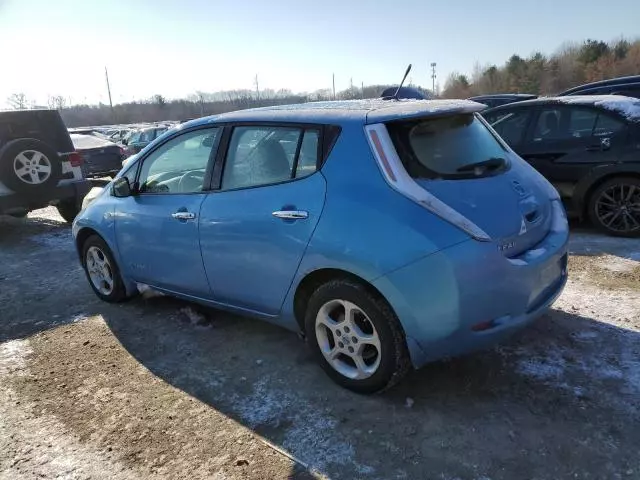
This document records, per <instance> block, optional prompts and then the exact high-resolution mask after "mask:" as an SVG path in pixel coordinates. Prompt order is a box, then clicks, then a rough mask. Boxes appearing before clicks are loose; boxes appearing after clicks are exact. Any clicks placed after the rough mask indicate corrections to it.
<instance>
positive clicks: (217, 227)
mask: <svg viewBox="0 0 640 480" xmlns="http://www.w3.org/2000/svg"><path fill="white" fill-rule="evenodd" d="M320 138H321V129H320V128H317V127H313V126H308V127H304V126H261V125H255V126H235V127H234V128H233V129H232V130H231V132H230V135H229V140H228V148H227V153H226V158H225V159H224V167H223V169H222V171H221V172H220V173H219V174H217V177H218V178H219V188H218V190H217V191H214V192H212V193H211V194H210V195H209V196H208V197H207V198H206V199H205V200H204V203H203V205H202V208H201V212H200V244H201V248H202V258H203V260H204V265H205V269H206V272H207V276H208V278H209V281H210V283H211V288H212V291H213V292H214V297H215V300H216V301H217V302H219V303H221V304H226V305H231V306H234V307H237V308H242V309H247V310H251V311H255V312H259V313H263V314H268V315H275V314H277V313H278V312H279V311H280V308H281V305H282V303H283V301H284V298H285V295H286V293H287V291H288V289H289V287H290V285H291V282H292V280H293V277H294V275H295V273H296V271H297V268H298V265H299V264H300V261H301V259H302V256H303V254H304V251H305V249H306V247H307V244H308V242H309V240H310V238H311V235H312V234H313V231H314V229H315V226H316V224H317V222H318V219H319V218H320V213H321V212H322V207H323V205H324V198H325V190H326V184H325V179H324V177H323V176H322V174H321V173H320V172H316V170H317V167H318V164H319V158H320V151H321V148H320V145H321V143H322V142H320ZM216 170H218V169H217V168H216Z"/></svg>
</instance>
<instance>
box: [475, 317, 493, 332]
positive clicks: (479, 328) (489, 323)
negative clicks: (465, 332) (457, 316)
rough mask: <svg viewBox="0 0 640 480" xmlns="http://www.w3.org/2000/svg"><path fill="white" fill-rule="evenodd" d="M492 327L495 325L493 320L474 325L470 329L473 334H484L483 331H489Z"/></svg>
mask: <svg viewBox="0 0 640 480" xmlns="http://www.w3.org/2000/svg"><path fill="white" fill-rule="evenodd" d="M494 326H495V325H494V323H493V320H489V321H487V322H480V323H476V324H475V325H474V326H473V327H471V330H473V331H474V332H484V331H485V330H489V329H490V328H493V327H494Z"/></svg>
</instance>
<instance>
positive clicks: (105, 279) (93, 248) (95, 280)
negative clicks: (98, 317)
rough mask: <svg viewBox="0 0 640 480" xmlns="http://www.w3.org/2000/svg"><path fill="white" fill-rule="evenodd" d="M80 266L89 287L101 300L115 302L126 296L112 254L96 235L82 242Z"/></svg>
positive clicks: (124, 298) (122, 299)
mask: <svg viewBox="0 0 640 480" xmlns="http://www.w3.org/2000/svg"><path fill="white" fill-rule="evenodd" d="M82 266H83V267H84V271H85V273H86V275H87V280H89V284H90V285H91V288H92V289H93V291H94V292H95V294H96V295H97V296H98V297H99V298H100V299H101V300H104V301H105V302H109V303H117V302H122V301H124V300H126V299H127V298H128V296H127V291H126V289H125V287H124V282H123V281H122V277H121V276H120V269H119V268H118V265H117V264H116V261H115V259H114V258H113V254H112V253H111V250H110V249H109V247H108V245H107V244H106V243H105V241H104V240H103V239H102V238H100V237H99V236H98V235H92V236H90V237H89V238H87V240H86V241H85V242H84V245H83V247H82Z"/></svg>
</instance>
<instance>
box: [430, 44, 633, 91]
mask: <svg viewBox="0 0 640 480" xmlns="http://www.w3.org/2000/svg"><path fill="white" fill-rule="evenodd" d="M639 74H640V39H637V40H633V41H629V40H626V39H620V40H616V41H614V42H609V43H607V42H603V41H600V40H592V39H588V40H585V41H584V42H582V43H568V44H565V45H563V46H562V47H561V48H560V49H559V50H558V51H557V52H556V53H554V54H552V55H550V56H545V55H543V54H542V53H540V52H534V53H532V54H531V55H530V56H529V57H527V58H522V57H521V56H519V55H515V54H514V55H512V56H511V57H510V58H509V59H508V60H507V61H506V63H505V64H504V65H501V66H497V65H481V64H476V65H475V67H474V69H473V73H472V74H471V75H470V76H467V75H463V74H460V73H459V72H454V73H451V74H450V75H449V77H448V78H447V81H446V83H445V85H444V89H443V91H442V96H443V97H445V98H468V97H471V96H473V95H482V94H491V93H533V94H536V95H553V94H555V93H560V92H562V91H564V90H566V89H568V88H571V87H575V86H577V85H581V84H583V83H588V82H595V81H598V80H605V79H608V78H614V77H621V76H626V75H639Z"/></svg>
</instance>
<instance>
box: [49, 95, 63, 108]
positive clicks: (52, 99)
mask: <svg viewBox="0 0 640 480" xmlns="http://www.w3.org/2000/svg"><path fill="white" fill-rule="evenodd" d="M47 105H48V106H49V108H52V109H54V110H64V109H65V107H66V106H67V99H66V98H64V97H63V96H62V95H49V98H47Z"/></svg>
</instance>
